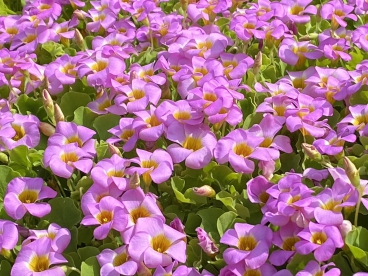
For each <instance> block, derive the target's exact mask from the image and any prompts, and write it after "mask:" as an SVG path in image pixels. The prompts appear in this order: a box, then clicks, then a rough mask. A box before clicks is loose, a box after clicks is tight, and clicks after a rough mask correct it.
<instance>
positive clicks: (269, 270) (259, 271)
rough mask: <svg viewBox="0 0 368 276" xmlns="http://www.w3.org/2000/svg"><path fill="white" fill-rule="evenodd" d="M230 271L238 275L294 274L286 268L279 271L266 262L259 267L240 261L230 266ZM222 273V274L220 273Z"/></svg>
mask: <svg viewBox="0 0 368 276" xmlns="http://www.w3.org/2000/svg"><path fill="white" fill-rule="evenodd" d="M229 269H230V271H231V272H232V273H233V274H230V275H236V276H243V275H252V274H253V275H260V276H266V275H272V276H291V275H292V274H291V273H290V272H289V271H287V270H286V271H285V269H283V270H281V271H279V272H277V270H276V268H274V267H273V266H272V265H270V264H269V263H265V264H263V265H261V266H260V267H258V268H255V269H253V268H251V267H249V266H247V265H246V264H245V263H244V262H240V263H238V264H236V265H234V266H229ZM220 275H221V274H220ZM224 275H226V276H230V275H227V274H224Z"/></svg>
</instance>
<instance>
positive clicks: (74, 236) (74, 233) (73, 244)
mask: <svg viewBox="0 0 368 276" xmlns="http://www.w3.org/2000/svg"><path fill="white" fill-rule="evenodd" d="M69 231H70V236H71V240H70V243H69V245H68V247H67V248H66V249H65V251H64V253H69V252H74V251H76V250H77V244H78V229H77V227H75V226H73V227H72V228H71V229H69Z"/></svg>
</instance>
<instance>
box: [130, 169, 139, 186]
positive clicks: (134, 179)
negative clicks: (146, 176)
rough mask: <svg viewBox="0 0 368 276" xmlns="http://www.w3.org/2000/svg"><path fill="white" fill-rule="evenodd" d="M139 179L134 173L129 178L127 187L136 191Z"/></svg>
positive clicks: (136, 173)
mask: <svg viewBox="0 0 368 276" xmlns="http://www.w3.org/2000/svg"><path fill="white" fill-rule="evenodd" d="M140 184H141V179H140V177H139V174H138V172H136V171H135V172H134V173H133V174H132V176H131V177H130V178H129V187H130V189H136V188H138V187H139V186H140Z"/></svg>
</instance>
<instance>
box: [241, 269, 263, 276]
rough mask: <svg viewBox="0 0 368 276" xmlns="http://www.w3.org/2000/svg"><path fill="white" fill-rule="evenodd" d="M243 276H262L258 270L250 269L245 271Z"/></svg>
mask: <svg viewBox="0 0 368 276" xmlns="http://www.w3.org/2000/svg"><path fill="white" fill-rule="evenodd" d="M243 276H261V273H260V272H259V271H258V270H257V269H250V270H247V271H245V273H244V274H243Z"/></svg>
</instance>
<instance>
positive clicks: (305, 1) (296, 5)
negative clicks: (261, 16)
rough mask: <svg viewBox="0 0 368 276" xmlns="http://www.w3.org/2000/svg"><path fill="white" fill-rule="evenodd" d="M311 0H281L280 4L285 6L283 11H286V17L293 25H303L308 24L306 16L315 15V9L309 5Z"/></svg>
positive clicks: (308, 17) (308, 18)
mask: <svg viewBox="0 0 368 276" xmlns="http://www.w3.org/2000/svg"><path fill="white" fill-rule="evenodd" d="M311 2H312V1H311V0H298V1H291V0H283V1H281V3H282V4H284V5H285V10H287V11H288V13H287V17H288V18H289V19H290V20H291V21H292V22H294V23H298V24H304V23H308V22H309V20H310V16H309V15H307V14H312V15H313V14H316V13H317V8H316V7H315V6H313V5H309V4H310V3H311Z"/></svg>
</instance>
